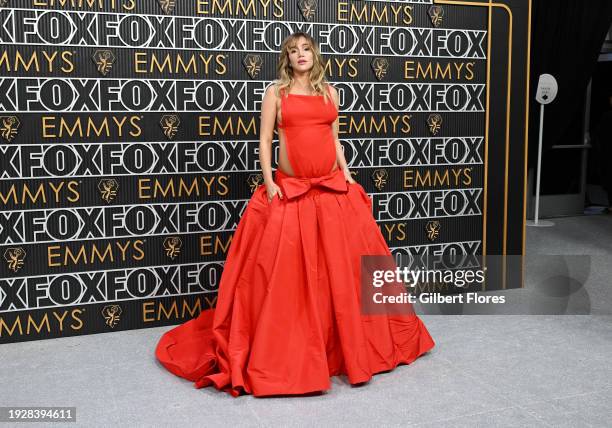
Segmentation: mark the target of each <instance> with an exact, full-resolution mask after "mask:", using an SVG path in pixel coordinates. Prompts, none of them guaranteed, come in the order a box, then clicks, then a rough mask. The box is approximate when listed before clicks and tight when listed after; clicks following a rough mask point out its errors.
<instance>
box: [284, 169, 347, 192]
mask: <svg viewBox="0 0 612 428" xmlns="http://www.w3.org/2000/svg"><path fill="white" fill-rule="evenodd" d="M281 183H282V187H283V190H284V192H283V193H284V195H285V196H287V199H293V198H297V197H298V196H301V195H303V194H305V193H307V192H308V191H309V190H310V189H311V188H313V187H325V188H327V189H330V190H335V191H337V192H346V191H348V186H347V184H346V179H345V178H344V174H343V173H342V171H341V170H340V169H339V168H338V169H336V170H335V171H332V172H330V173H329V174H327V175H322V176H321V177H291V176H286V177H284V178H283V179H282V180H281Z"/></svg>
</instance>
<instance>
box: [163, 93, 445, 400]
mask: <svg viewBox="0 0 612 428" xmlns="http://www.w3.org/2000/svg"><path fill="white" fill-rule="evenodd" d="M281 99H282V101H281V116H282V121H283V123H282V124H279V125H278V127H279V128H281V129H283V131H284V132H285V137H286V138H285V141H286V149H287V158H288V160H289V163H290V164H291V166H292V169H293V172H294V175H295V176H294V177H291V176H289V175H287V174H285V173H283V172H282V171H281V170H280V169H276V171H275V182H276V183H277V184H278V185H279V186H280V187H281V189H282V191H283V195H284V198H283V199H279V198H278V196H275V197H274V198H273V199H272V202H271V203H269V202H268V200H267V194H266V188H265V186H264V185H260V186H259V187H258V188H257V189H256V190H255V192H254V194H253V196H252V197H251V199H250V200H249V202H248V204H247V207H246V209H245V211H244V213H243V215H242V217H241V220H240V223H239V225H238V227H237V228H236V230H235V232H234V236H233V239H232V242H231V245H230V248H229V252H228V254H227V257H226V261H225V265H224V270H223V274H222V276H221V281H220V284H219V290H218V296H217V304H216V307H215V309H212V310H206V311H202V312H201V313H200V315H199V316H198V317H197V318H194V319H192V320H189V321H187V322H185V323H183V324H181V325H179V326H177V327H174V328H172V329H171V330H169V331H168V332H166V333H165V334H164V335H163V336H162V337H161V339H160V341H159V343H158V345H157V348H156V351H155V354H156V357H157V359H158V360H159V361H160V362H161V363H162V364H163V365H164V367H165V368H166V369H168V370H169V371H170V372H172V373H173V374H175V375H177V376H180V377H183V378H185V379H188V380H190V381H192V382H194V384H195V387H196V388H202V387H206V386H209V385H213V386H214V387H215V388H217V389H219V390H222V391H225V392H228V393H230V394H231V395H233V396H238V395H242V394H252V395H254V396H269V395H293V394H305V393H310V392H317V391H325V390H328V389H330V388H331V383H330V376H335V375H341V374H345V375H346V376H347V379H348V381H349V382H350V383H351V384H357V383H362V382H365V381H368V380H369V379H370V378H371V377H372V375H373V374H375V373H379V372H382V371H388V370H391V369H393V368H394V367H396V366H397V365H399V364H408V363H411V362H412V361H414V360H415V359H416V358H418V357H419V356H420V355H422V354H424V353H425V352H427V351H429V350H430V349H431V348H433V347H434V341H433V339H432V338H431V336H430V335H429V333H428V331H427V329H426V327H425V325H424V324H423V322H422V321H421V320H420V319H419V318H418V317H417V316H416V315H415V314H414V312H413V313H412V314H410V315H393V316H392V315H386V314H385V315H363V314H362V313H361V311H360V256H361V255H362V254H363V255H390V254H391V253H390V251H389V248H388V246H387V244H386V241H385V240H384V238H383V236H382V234H381V232H380V230H379V228H378V225H377V224H376V221H375V219H374V217H373V215H372V202H371V200H370V198H369V196H368V195H367V194H366V192H365V190H364V189H363V187H361V185H360V184H358V183H354V184H349V183H348V182H347V181H346V179H345V178H344V174H343V173H342V171H341V170H340V169H338V168H337V169H335V171H333V172H330V171H331V170H332V168H333V166H334V165H335V160H336V148H335V142H334V137H333V132H332V128H331V125H332V123H333V122H334V120H335V119H336V118H337V116H338V112H337V110H336V108H335V104H334V103H333V101H332V100H331V99H329V101H328V103H327V104H325V102H324V99H323V97H322V96H308V95H298V94H289V95H288V97H287V98H286V97H285V96H282V97H281Z"/></svg>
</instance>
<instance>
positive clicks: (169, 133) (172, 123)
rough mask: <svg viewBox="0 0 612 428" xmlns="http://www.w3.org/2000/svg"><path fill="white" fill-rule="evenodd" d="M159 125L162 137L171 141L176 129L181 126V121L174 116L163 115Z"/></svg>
mask: <svg viewBox="0 0 612 428" xmlns="http://www.w3.org/2000/svg"><path fill="white" fill-rule="evenodd" d="M159 124H160V125H161V127H162V129H163V130H164V135H165V136H166V137H167V138H168V139H172V138H174V136H175V135H176V133H177V132H178V127H179V125H180V124H181V121H180V120H179V117H178V116H177V115H176V114H165V115H163V116H162V118H161V120H160V121H159Z"/></svg>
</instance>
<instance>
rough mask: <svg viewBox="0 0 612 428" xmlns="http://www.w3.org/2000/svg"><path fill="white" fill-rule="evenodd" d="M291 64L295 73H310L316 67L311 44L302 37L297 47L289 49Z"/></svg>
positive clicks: (296, 44)
mask: <svg viewBox="0 0 612 428" xmlns="http://www.w3.org/2000/svg"><path fill="white" fill-rule="evenodd" d="M289 63H290V64H291V67H292V68H293V70H294V71H297V72H300V71H308V70H310V69H311V68H312V66H313V65H314V55H313V51H312V46H310V42H309V41H308V40H306V38H305V37H300V38H299V39H298V40H297V42H296V43H295V46H290V47H289Z"/></svg>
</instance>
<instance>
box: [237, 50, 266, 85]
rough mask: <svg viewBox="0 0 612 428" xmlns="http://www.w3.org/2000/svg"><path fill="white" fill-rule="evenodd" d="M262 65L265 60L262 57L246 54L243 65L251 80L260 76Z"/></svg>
mask: <svg viewBox="0 0 612 428" xmlns="http://www.w3.org/2000/svg"><path fill="white" fill-rule="evenodd" d="M262 64H263V59H262V58H261V56H260V55H255V54H246V55H245V56H244V58H243V59H242V65H244V68H246V71H247V73H249V76H251V79H253V78H254V77H255V76H257V75H258V74H259V72H260V71H261V65H262Z"/></svg>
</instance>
